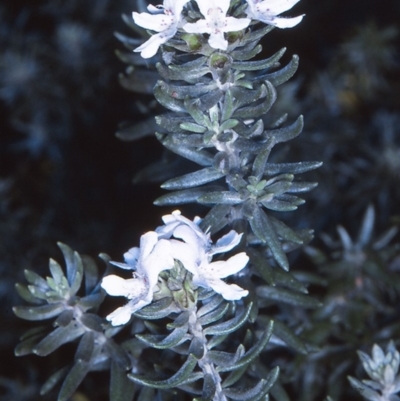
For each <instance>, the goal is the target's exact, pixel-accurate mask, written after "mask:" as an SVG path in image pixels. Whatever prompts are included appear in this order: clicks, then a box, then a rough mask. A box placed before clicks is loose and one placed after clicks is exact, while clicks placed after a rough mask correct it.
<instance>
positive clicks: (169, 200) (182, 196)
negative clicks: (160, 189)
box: [153, 185, 217, 206]
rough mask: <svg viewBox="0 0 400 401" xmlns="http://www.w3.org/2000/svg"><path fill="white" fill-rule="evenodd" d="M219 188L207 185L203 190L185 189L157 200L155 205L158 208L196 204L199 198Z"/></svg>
mask: <svg viewBox="0 0 400 401" xmlns="http://www.w3.org/2000/svg"><path fill="white" fill-rule="evenodd" d="M215 188H217V186H216V185H212V186H210V185H207V186H204V187H201V188H190V189H183V190H182V191H174V192H172V193H169V194H165V195H162V196H160V197H159V198H157V199H156V200H155V201H154V202H153V203H154V204H155V205H157V206H167V205H182V204H185V203H193V202H196V201H197V199H198V198H199V197H201V196H202V195H203V194H204V193H207V192H208V191H210V190H211V191H212V190H213V189H215Z"/></svg>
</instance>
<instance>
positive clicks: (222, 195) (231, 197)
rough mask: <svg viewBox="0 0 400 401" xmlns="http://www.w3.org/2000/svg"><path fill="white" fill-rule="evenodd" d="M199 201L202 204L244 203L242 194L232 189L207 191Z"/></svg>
mask: <svg viewBox="0 0 400 401" xmlns="http://www.w3.org/2000/svg"><path fill="white" fill-rule="evenodd" d="M197 202H199V203H202V204H206V205H207V204H220V205H221V204H222V205H237V204H239V203H243V199H242V197H241V195H240V194H239V193H237V192H231V191H215V192H207V193H205V194H203V195H201V196H199V197H198V198H197Z"/></svg>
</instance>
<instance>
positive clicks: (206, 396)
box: [201, 373, 217, 401]
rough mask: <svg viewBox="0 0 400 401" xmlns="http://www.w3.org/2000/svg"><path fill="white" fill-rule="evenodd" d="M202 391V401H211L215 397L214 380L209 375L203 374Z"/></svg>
mask: <svg viewBox="0 0 400 401" xmlns="http://www.w3.org/2000/svg"><path fill="white" fill-rule="evenodd" d="M203 380H204V381H203V390H202V393H201V398H202V400H204V401H212V400H213V399H214V396H215V391H216V389H217V387H216V384H215V382H214V379H213V377H212V375H211V374H208V373H207V374H205V375H204V379H203Z"/></svg>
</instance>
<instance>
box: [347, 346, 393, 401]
mask: <svg viewBox="0 0 400 401" xmlns="http://www.w3.org/2000/svg"><path fill="white" fill-rule="evenodd" d="M358 356H359V357H360V360H361V362H362V365H363V368H364V370H365V371H366V373H367V374H368V376H369V377H370V380H362V381H360V380H358V379H356V378H354V377H349V380H350V383H351V385H352V386H353V387H354V388H355V389H356V390H358V391H359V392H360V394H361V395H362V396H363V397H364V398H365V399H366V400H369V401H399V400H400V397H399V396H398V395H396V394H397V393H398V392H399V391H400V375H398V371H399V363H400V354H399V352H398V351H397V349H396V347H395V345H394V342H393V341H390V342H389V344H388V346H387V347H386V354H385V352H384V351H383V350H382V348H381V347H379V346H378V345H377V344H374V346H373V347H372V357H370V356H369V355H367V354H366V353H365V352H362V351H358Z"/></svg>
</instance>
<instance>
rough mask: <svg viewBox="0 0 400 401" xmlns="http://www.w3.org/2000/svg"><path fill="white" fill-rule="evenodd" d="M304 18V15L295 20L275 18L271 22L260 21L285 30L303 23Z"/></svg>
mask: <svg viewBox="0 0 400 401" xmlns="http://www.w3.org/2000/svg"><path fill="white" fill-rule="evenodd" d="M303 17H304V14H303V15H299V16H298V17H294V18H283V17H273V18H271V19H270V20H269V21H263V20H261V19H260V21H262V22H265V23H266V24H270V25H274V26H276V27H277V28H281V29H285V28H293V27H294V26H296V25H297V24H299V23H300V22H301V20H302V19H303Z"/></svg>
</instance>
